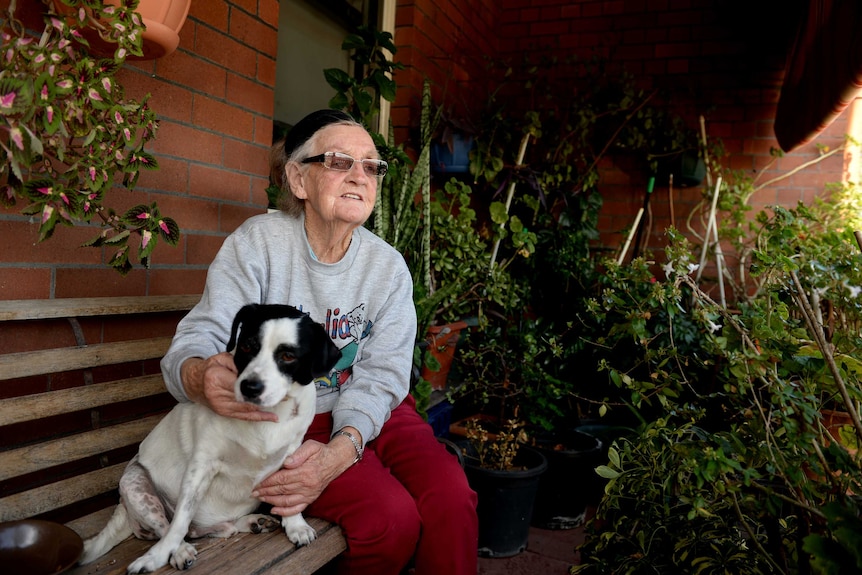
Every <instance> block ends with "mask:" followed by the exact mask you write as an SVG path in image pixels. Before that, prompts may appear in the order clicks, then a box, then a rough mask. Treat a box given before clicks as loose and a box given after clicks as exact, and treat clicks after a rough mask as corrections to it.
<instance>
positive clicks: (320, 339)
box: [305, 316, 341, 378]
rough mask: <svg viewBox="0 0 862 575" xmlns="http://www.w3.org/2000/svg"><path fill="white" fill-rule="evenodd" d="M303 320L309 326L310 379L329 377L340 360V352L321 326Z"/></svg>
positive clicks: (307, 319) (308, 318) (308, 319)
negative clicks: (310, 336)
mask: <svg viewBox="0 0 862 575" xmlns="http://www.w3.org/2000/svg"><path fill="white" fill-rule="evenodd" d="M305 320H306V321H307V322H308V323H309V324H310V326H309V327H310V329H311V335H312V338H311V339H312V345H313V347H312V350H313V351H312V359H311V375H312V377H315V378H316V377H323V376H326V375H329V372H330V371H332V368H333V367H335V364H336V363H337V362H338V360H339V359H341V350H340V349H338V346H336V345H335V344H334V343H332V339H330V337H329V334H328V333H326V330H325V329H323V326H322V325H320V324H319V323H317V322H315V321H314V320H313V319H311V317H308V316H306V318H305Z"/></svg>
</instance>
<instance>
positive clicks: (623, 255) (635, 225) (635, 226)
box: [617, 208, 644, 266]
mask: <svg viewBox="0 0 862 575" xmlns="http://www.w3.org/2000/svg"><path fill="white" fill-rule="evenodd" d="M643 215H644V209H643V208H640V209H638V214H637V215H636V216H635V222H634V223H633V224H632V229H630V230H629V237H628V238H626V243H625V245H624V246H623V251H622V252H620V257H619V258H617V265H618V266H621V265H623V260H624V259H625V258H626V252H628V251H629V246H630V245H631V243H632V238H634V237H635V232H637V229H638V225H639V224H640V223H641V217H643Z"/></svg>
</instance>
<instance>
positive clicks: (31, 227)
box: [0, 220, 102, 264]
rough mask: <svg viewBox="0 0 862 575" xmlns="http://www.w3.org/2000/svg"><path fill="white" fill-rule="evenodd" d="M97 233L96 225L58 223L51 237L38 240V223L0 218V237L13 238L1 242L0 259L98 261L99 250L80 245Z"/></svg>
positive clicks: (95, 262) (9, 261) (1, 260)
mask: <svg viewBox="0 0 862 575" xmlns="http://www.w3.org/2000/svg"><path fill="white" fill-rule="evenodd" d="M98 233H99V230H98V228H95V227H87V226H76V227H68V226H62V225H61V226H57V228H56V230H55V232H54V235H53V236H52V237H51V238H49V239H47V240H45V241H42V242H37V240H38V239H39V225H38V224H37V223H35V222H33V223H28V222H27V221H8V220H7V221H3V220H0V237H3V238H16V241H14V242H13V241H4V242H0V262H4V263H14V264H27V263H43V264H45V263H52V264H56V263H64V264H65V263H68V264H98V263H100V262H101V259H102V258H101V253H100V251H99V250H98V249H95V248H82V247H79V246H81V244H83V243H84V242H85V241H87V240H89V239H91V238H93V237H95V236H96V235H97V234H98Z"/></svg>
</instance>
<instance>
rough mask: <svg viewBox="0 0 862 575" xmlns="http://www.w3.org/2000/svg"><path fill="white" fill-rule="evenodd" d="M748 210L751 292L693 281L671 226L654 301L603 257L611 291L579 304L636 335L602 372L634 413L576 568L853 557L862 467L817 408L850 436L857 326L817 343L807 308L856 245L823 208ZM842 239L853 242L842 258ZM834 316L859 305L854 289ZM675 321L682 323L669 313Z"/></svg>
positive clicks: (795, 563)
mask: <svg viewBox="0 0 862 575" xmlns="http://www.w3.org/2000/svg"><path fill="white" fill-rule="evenodd" d="M821 210H825V211H821ZM755 222H756V224H755V226H756V227H755V234H754V236H755V237H756V242H757V243H756V248H755V249H753V250H752V251H751V252H750V253H751V258H752V261H753V262H754V265H753V266H752V271H753V273H754V274H755V275H756V279H757V289H756V290H754V291H752V292H751V294H750V295H749V297H748V298H746V299H744V300H741V301H738V302H737V307H738V309H736V310H733V311H730V310H727V309H725V308H724V307H723V306H721V305H720V304H718V303H716V302H715V301H713V300H712V298H710V297H709V296H708V295H707V294H706V293H705V292H704V291H703V290H702V289H701V288H700V286H699V285H698V284H697V282H696V281H695V280H694V278H693V277H692V271H693V270H694V269H695V268H696V264H694V262H693V261H692V259H693V258H692V255H691V254H692V251H693V250H692V249H691V246H690V245H688V244H687V242H686V241H684V240H682V239H681V238H680V237H679V236H678V235H677V234H676V233H675V232H673V231H672V233H671V238H672V241H671V244H670V245H669V246H668V247H667V248H666V255H665V260H666V263H665V264H664V266H663V267H664V272H665V274H666V279H661V278H656V280H655V281H654V282H652V286H651V288H650V289H651V293H653V294H654V295H655V296H656V297H653V298H647V299H644V298H633V299H629V298H627V297H624V296H625V293H626V291H627V290H635V289H636V286H637V285H638V284H639V283H642V282H640V281H639V280H638V278H634V277H632V278H631V279H632V280H635V281H630V282H629V281H626V280H625V278H624V275H625V274H624V271H625V270H624V269H623V268H613V267H611V268H609V269H610V270H611V271H612V272H613V274H615V280H614V284H613V285H614V289H613V297H604V298H602V299H601V300H600V301H599V300H597V301H595V302H594V303H595V305H594V307H593V308H591V309H592V310H593V311H594V312H595V313H598V314H602V313H608V314H612V317H613V318H614V319H613V324H612V325H610V326H608V328H609V329H608V333H616V334H628V337H630V338H631V341H632V343H633V345H632V346H631V347H630V350H631V351H632V356H631V358H629V360H628V361H621V360H623V359H627V358H624V357H622V356H621V355H619V354H618V355H617V357H610V358H607V359H606V361H605V363H604V364H603V365H602V369H603V371H604V372H605V373H607V375H608V377H609V379H610V380H611V381H613V382H615V384H616V385H618V386H619V387H620V389H621V390H623V392H624V394H625V395H627V396H628V398H629V400H628V403H629V408H630V409H631V410H633V411H636V412H637V413H638V414H639V416H640V417H641V418H642V421H643V424H642V427H641V429H640V433H639V434H638V435H636V436H634V437H630V438H625V439H622V440H620V441H619V442H618V443H617V445H616V446H615V447H613V448H611V449H610V450H609V460H608V463H607V465H605V466H601V467H599V472H600V473H601V475H602V476H603V477H604V478H606V479H607V480H608V482H609V483H608V485H607V487H606V489H605V496H604V498H603V500H602V502H601V504H600V506H599V509H598V512H597V516H596V520H595V521H593V522H592V523H591V524H590V526H589V528H588V536H587V539H586V541H585V544H584V545H583V546H582V547H581V556H582V561H581V565H579V566H577V567H575V568H574V569H573V572H576V573H606V572H616V571H626V572H629V573H641V572H643V573H647V572H655V571H656V570H659V571H662V572H695V571H697V572H702V573H719V572H727V571H732V572H734V573H758V574H759V573H801V572H813V573H827V572H841V571H840V570H841V569H849V570H850V571H853V570H859V569H860V568H862V561H860V560H859V557H858V553H857V550H858V530H857V527H856V526H858V525H860V523H862V522H860V508H859V501H858V497H857V495H856V494H858V493H859V492H860V488H862V466H860V463H859V459H858V454H856V455H854V454H853V452H852V451H851V450H850V449H848V446H846V445H843V444H842V443H841V442H840V441H835V440H834V439H833V438H832V437H830V436H829V435H828V434H827V433H826V430H825V429H824V421H823V419H822V417H823V415H822V414H823V408H824V407H827V406H829V405H843V407H844V408H845V409H846V411H847V412H848V413H849V414H850V415H851V422H852V423H851V424H850V426H849V428H848V429H846V430H845V431H850V432H851V434H852V435H851V437H852V436H855V440H856V441H857V442H858V440H859V439H860V438H862V426H860V424H859V418H858V412H857V411H856V410H855V407H854V403H855V402H856V401H858V400H859V398H860V397H862V386H860V377H859V373H858V372H857V370H856V369H855V368H854V364H857V362H858V361H859V352H858V348H857V347H856V343H855V342H856V341H857V340H858V334H856V331H857V330H856V328H853V327H850V328H849V329H847V330H846V332H845V333H841V332H840V331H839V330H838V329H837V324H836V330H835V331H834V332H833V334H832V337H833V340H832V342H831V343H830V342H828V341H827V340H826V338H825V337H824V333H825V331H824V326H826V327H828V326H829V325H830V322H828V321H826V318H827V317H828V315H822V316H820V318H818V313H820V312H823V311H825V310H828V309H829V306H828V305H817V306H812V305H811V302H812V300H814V299H816V298H817V297H821V298H822V297H823V296H825V295H829V296H830V298H831V299H832V300H834V301H835V302H836V303H837V302H838V301H844V299H845V298H844V296H845V295H846V296H850V295H851V294H852V292H853V291H854V288H855V286H857V285H858V284H859V283H862V282H860V281H859V277H858V261H859V260H860V257H862V256H860V255H859V254H858V247H857V246H855V242H854V239H853V234H852V232H851V231H850V230H849V229H847V228H844V229H842V227H843V225H842V224H841V220H840V218H836V214H835V212H834V210H833V209H831V207H830V206H829V205H826V204H824V205H822V206H819V207H817V208H816V209H808V208H806V207H804V206H799V207H797V208H796V209H793V210H788V209H783V208H778V207H776V208H773V209H772V211H771V213H767V212H763V213H761V214H760V215H759V216H758V217H757V218H756V220H755ZM824 222H828V224H825V223H824ZM849 247H852V248H853V249H854V250H856V253H855V255H854V256H853V257H851V258H850V259H847V258H846V256H847V255H849V252H848V249H849ZM635 263H636V264H637V265H641V263H642V262H641V261H640V260H638V261H636V262H635ZM845 264H847V265H845ZM844 292H846V294H845V293H844ZM814 294H819V296H814ZM820 302H821V304H822V303H823V300H822V299H821V300H820ZM844 306H845V303H842V307H844ZM818 310H820V312H819V311H818ZM845 313H846V314H847V317H848V319H850V318H854V317H858V306H857V305H856V304H855V297H847V298H846V307H845ZM608 317H611V316H608ZM683 317H686V318H690V321H691V322H692V325H690V326H689V327H688V328H686V327H685V326H684V325H683V324H680V323H678V322H677V320H678V319H680V318H683ZM854 321H855V320H852V319H851V321H850V322H849V323H848V324H847V325H848V326H852V325H853V323H854ZM677 328H680V329H677ZM691 328H694V329H691ZM677 342H685V345H683V346H680V345H677ZM812 342H815V347H816V348H817V349H818V352H819V357H817V355H816V354H813V353H812V352H811V350H810V346H811V343H812ZM845 346H846V347H845ZM632 359H633V361H632ZM824 365H825V366H826V368H825V371H826V372H827V373H828V378H826V377H824V370H823V366H824ZM692 368H695V369H694V370H693V369H692ZM694 373H698V374H700V375H699V376H695V375H693V374H694ZM829 389H832V390H835V393H825V394H824V393H823V391H824V390H829ZM854 414H855V415H854ZM632 518H637V520H636V521H635V522H634V523H633V521H632Z"/></svg>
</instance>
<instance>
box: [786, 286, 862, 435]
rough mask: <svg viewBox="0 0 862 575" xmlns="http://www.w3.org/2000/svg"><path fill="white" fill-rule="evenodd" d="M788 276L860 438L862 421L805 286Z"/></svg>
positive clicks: (803, 314)
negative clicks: (791, 280) (818, 322)
mask: <svg viewBox="0 0 862 575" xmlns="http://www.w3.org/2000/svg"><path fill="white" fill-rule="evenodd" d="M790 277H791V278H792V279H793V284H794V285H795V286H796V294H795V295H794V297H795V299H796V301H797V302H798V303H799V307H800V309H801V310H802V312H803V313H802V317H804V318H805V323H806V325H807V326H808V331H810V332H811V335H812V336H813V337H814V341H815V343H817V347H818V348H820V353H821V354H822V355H823V359H824V360H826V365H828V366H829V370H830V371H831V372H832V378H833V379H834V380H835V385H836V386H837V387H838V391H839V393H840V394H841V400H842V401H843V403H844V407H845V408H846V409H847V413H848V414H849V415H850V420H851V421H852V422H853V427H854V428H855V430H856V437H857V438H860V439H862V421H860V420H859V412H858V411H856V407H855V405H854V402H853V399H852V398H851V397H850V393H849V392H848V391H847V385H846V384H845V383H844V378H843V377H841V370H839V369H838V366H837V365H836V364H835V357H834V356H833V355H832V348H831V347H830V346H829V344H828V343H827V341H826V338H825V337H824V335H823V330H822V329H821V326H819V325H817V324H816V316H815V314H814V310H813V309H812V307H811V302H809V301H808V296H807V295H806V293H805V288H803V287H802V282H800V281H799V276H797V275H796V272H795V271H791V272H790Z"/></svg>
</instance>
